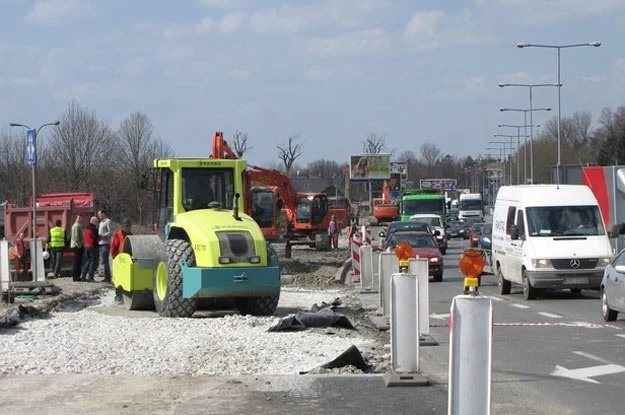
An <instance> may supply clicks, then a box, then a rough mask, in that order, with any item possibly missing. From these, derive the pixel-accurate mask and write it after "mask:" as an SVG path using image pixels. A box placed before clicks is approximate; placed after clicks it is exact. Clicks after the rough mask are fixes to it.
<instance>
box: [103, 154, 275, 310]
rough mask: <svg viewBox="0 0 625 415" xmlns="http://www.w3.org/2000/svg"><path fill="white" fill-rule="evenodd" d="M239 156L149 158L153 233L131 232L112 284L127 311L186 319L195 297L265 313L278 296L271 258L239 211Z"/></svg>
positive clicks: (241, 189)
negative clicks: (151, 160) (152, 310)
mask: <svg viewBox="0 0 625 415" xmlns="http://www.w3.org/2000/svg"><path fill="white" fill-rule="evenodd" d="M245 167H246V161H245V160H239V159H214V158H209V159H197V158H175V159H157V160H155V161H154V171H153V173H154V174H153V175H152V177H151V179H150V185H151V187H153V188H154V191H155V192H154V196H155V203H154V208H155V209H154V213H155V224H156V226H155V229H156V235H131V236H128V237H127V238H126V241H125V243H124V249H123V253H122V254H119V255H118V256H117V257H116V258H115V260H114V261H113V281H114V284H115V286H116V287H117V288H118V289H121V290H122V291H123V293H124V301H125V302H126V304H127V305H128V307H129V308H131V309H146V308H155V309H156V311H158V312H159V314H160V315H162V316H167V317H189V316H191V315H192V314H193V313H194V312H195V310H196V308H197V306H198V302H199V300H200V299H232V300H234V303H235V304H236V307H237V308H238V309H239V311H240V312H241V313H243V314H253V315H271V314H273V312H274V311H275V309H276V307H277V304H278V299H279V295H280V272H279V266H278V259H277V255H276V254H275V252H274V251H273V249H272V248H271V246H270V245H269V244H268V243H267V242H266V241H265V238H264V236H263V234H262V232H261V229H260V227H259V226H258V224H257V223H256V221H254V219H252V218H251V217H250V216H248V215H246V214H244V213H242V212H243V211H244V209H243V206H242V205H241V204H242V203H244V200H245V198H244V197H242V195H243V192H244V184H243V179H242V177H243V172H244V171H245Z"/></svg>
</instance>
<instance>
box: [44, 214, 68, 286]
mask: <svg viewBox="0 0 625 415" xmlns="http://www.w3.org/2000/svg"><path fill="white" fill-rule="evenodd" d="M61 225H62V222H61V219H57V220H56V221H55V222H54V228H52V229H50V237H49V238H48V250H49V251H50V261H51V262H52V264H51V265H52V272H53V274H54V275H53V276H52V278H59V277H60V276H61V261H62V260H63V251H64V250H65V228H63V227H62V226H61Z"/></svg>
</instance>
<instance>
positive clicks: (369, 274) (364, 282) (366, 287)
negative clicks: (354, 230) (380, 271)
mask: <svg viewBox="0 0 625 415" xmlns="http://www.w3.org/2000/svg"><path fill="white" fill-rule="evenodd" d="M359 253H360V290H361V291H370V290H371V288H372V287H373V248H372V247H371V245H362V246H361V247H360V248H359Z"/></svg>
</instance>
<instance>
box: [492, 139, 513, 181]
mask: <svg viewBox="0 0 625 415" xmlns="http://www.w3.org/2000/svg"><path fill="white" fill-rule="evenodd" d="M496 136H497V135H496V134H495V135H494V137H496ZM510 137H512V136H510ZM488 144H503V152H504V156H505V153H506V145H510V148H509V149H507V150H508V171H509V174H508V175H509V179H508V183H509V184H510V186H512V160H511V156H512V138H510V140H509V141H489V142H488Z"/></svg>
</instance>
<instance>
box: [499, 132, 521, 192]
mask: <svg viewBox="0 0 625 415" xmlns="http://www.w3.org/2000/svg"><path fill="white" fill-rule="evenodd" d="M493 137H508V139H509V140H510V157H512V143H513V142H514V138H515V137H516V139H517V140H518V141H519V142H518V143H517V148H516V184H519V147H518V145H519V144H520V140H521V138H520V137H518V136H516V135H507V134H493ZM510 185H512V161H510Z"/></svg>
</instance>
